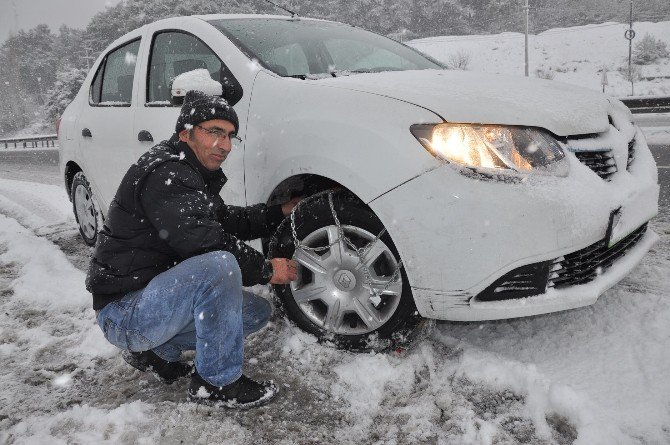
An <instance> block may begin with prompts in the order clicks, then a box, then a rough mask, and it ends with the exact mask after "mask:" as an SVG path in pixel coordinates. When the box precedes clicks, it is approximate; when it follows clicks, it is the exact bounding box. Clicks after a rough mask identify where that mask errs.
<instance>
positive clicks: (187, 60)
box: [147, 32, 242, 105]
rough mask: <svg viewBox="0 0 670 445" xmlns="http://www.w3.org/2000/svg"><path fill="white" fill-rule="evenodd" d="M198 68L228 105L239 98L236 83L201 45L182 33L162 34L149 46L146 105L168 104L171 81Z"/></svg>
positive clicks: (225, 69)
mask: <svg viewBox="0 0 670 445" xmlns="http://www.w3.org/2000/svg"><path fill="white" fill-rule="evenodd" d="M199 68H205V69H206V70H207V71H209V75H210V76H211V77H212V79H214V80H216V81H217V82H220V83H221V84H222V86H223V90H224V97H226V99H228V101H229V102H230V103H231V104H233V105H234V104H235V103H236V102H237V101H239V100H240V99H241V98H242V87H241V85H240V84H239V82H237V80H236V79H235V77H234V76H233V75H232V73H231V72H230V71H229V70H228V68H227V67H226V65H225V64H224V63H223V62H222V61H221V59H219V57H218V56H217V55H216V54H215V53H214V52H213V51H212V50H211V49H210V48H209V47H208V46H207V45H206V44H205V43H204V42H202V41H201V40H200V39H198V38H197V37H195V36H192V35H190V34H186V33H182V32H162V33H159V34H157V35H156V37H155V38H154V41H153V44H152V45H151V57H150V60H149V73H148V76H149V77H148V80H147V105H171V93H170V89H171V87H172V81H173V80H174V78H175V77H177V76H178V75H180V74H182V73H185V72H188V71H192V70H195V69H199Z"/></svg>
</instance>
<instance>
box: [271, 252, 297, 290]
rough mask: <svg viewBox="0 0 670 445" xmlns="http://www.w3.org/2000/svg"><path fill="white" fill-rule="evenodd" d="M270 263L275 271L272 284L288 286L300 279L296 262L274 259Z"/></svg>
mask: <svg viewBox="0 0 670 445" xmlns="http://www.w3.org/2000/svg"><path fill="white" fill-rule="evenodd" d="M270 262H271V263H272V269H273V273H272V278H271V279H270V284H288V283H290V282H291V281H295V280H296V279H297V278H298V276H297V272H298V265H297V264H296V263H295V261H293V260H289V259H287V258H273V259H271V260H270Z"/></svg>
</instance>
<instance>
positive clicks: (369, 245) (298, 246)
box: [291, 190, 402, 298]
mask: <svg viewBox="0 0 670 445" xmlns="http://www.w3.org/2000/svg"><path fill="white" fill-rule="evenodd" d="M323 195H328V204H329V205H330V212H331V213H332V215H333V220H335V225H336V226H337V233H338V237H337V239H336V240H335V241H333V242H332V243H330V244H329V245H327V246H323V247H309V246H306V245H304V244H303V243H301V242H300V240H299V239H298V233H297V231H296V227H295V212H296V210H297V209H298V207H300V206H301V205H302V204H304V203H307V202H311V201H316V200H317V199H319V198H321V197H322V196H323ZM291 232H292V233H293V244H294V245H295V250H296V251H297V250H302V251H307V252H317V253H318V252H324V251H326V250H328V249H330V248H331V247H333V246H334V245H335V244H337V243H339V242H340V241H344V242H345V243H346V244H347V245H349V247H351V248H352V249H353V250H354V252H356V255H358V261H359V262H360V264H361V269H362V270H363V275H365V283H366V284H367V285H368V289H370V296H371V297H377V298H379V297H380V296H381V295H382V294H383V293H384V292H386V290H387V289H388V288H389V287H390V286H391V284H393V283H395V282H396V281H397V280H398V276H399V275H400V268H401V267H402V260H400V261H398V265H397V266H396V269H395V271H394V272H393V275H392V276H391V279H390V280H389V281H388V282H387V283H386V284H385V285H384V287H383V288H382V289H381V290H376V289H375V288H374V287H373V286H372V275H371V274H370V269H369V268H368V266H366V265H365V261H364V260H365V255H366V254H367V253H368V252H369V251H370V249H372V247H373V246H374V245H375V243H376V242H377V241H379V238H381V237H382V236H383V235H384V233H386V229H382V231H381V232H379V235H377V236H376V237H375V238H374V239H373V240H372V241H370V242H369V243H367V244H366V245H365V246H363V247H361V248H360V249H359V248H358V247H356V245H355V244H354V243H353V242H352V241H351V240H350V239H349V238H348V237H347V236H346V235H345V234H344V229H343V228H342V225H341V224H340V220H339V219H338V217H337V212H336V211H335V205H334V204H333V191H332V190H325V191H323V192H319V193H316V194H314V195H312V196H310V197H308V198H305V199H303V200H301V201H300V202H299V203H298V205H297V206H295V207H294V208H293V210H291Z"/></svg>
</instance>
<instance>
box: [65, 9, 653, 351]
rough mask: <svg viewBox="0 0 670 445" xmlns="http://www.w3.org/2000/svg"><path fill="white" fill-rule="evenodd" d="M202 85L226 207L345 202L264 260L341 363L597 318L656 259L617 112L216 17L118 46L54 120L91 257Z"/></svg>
mask: <svg viewBox="0 0 670 445" xmlns="http://www.w3.org/2000/svg"><path fill="white" fill-rule="evenodd" d="M203 69H206V70H207V71H208V73H209V76H210V77H211V79H213V80H215V81H217V82H219V83H221V84H222V91H223V96H224V97H225V98H227V99H228V101H229V102H230V103H231V104H232V105H234V108H235V110H236V111H237V114H238V115H239V118H240V131H239V136H241V138H242V140H243V142H242V143H240V144H239V145H238V146H237V147H236V148H235V149H234V150H233V152H232V153H231V155H230V156H229V157H228V159H227V160H226V162H225V164H224V166H223V169H224V171H225V173H226V175H227V176H228V178H229V182H228V184H227V185H226V187H224V191H223V197H224V200H225V201H226V202H227V203H229V204H236V205H246V204H254V203H257V202H267V203H275V202H283V201H285V200H287V199H288V198H290V197H292V196H309V195H312V194H314V193H317V192H319V191H323V190H328V189H332V188H333V187H335V188H336V189H337V191H336V192H335V194H334V195H335V197H334V200H333V204H334V205H333V207H334V209H333V210H335V216H337V217H338V219H339V226H338V225H337V224H336V219H335V218H334V215H333V212H332V211H331V206H330V201H329V196H328V195H327V194H326V195H321V196H320V197H319V198H313V199H309V200H306V202H305V204H304V205H301V206H300V207H299V209H298V211H297V212H296V215H295V219H294V224H293V225H292V224H291V223H290V221H285V223H284V224H283V225H282V227H281V228H280V229H279V233H278V234H277V236H276V240H275V242H274V243H272V245H271V246H270V247H271V250H272V251H271V252H270V254H271V255H278V256H285V255H289V256H293V257H294V258H295V259H296V260H297V261H298V262H299V263H300V266H301V267H300V273H299V278H298V281H296V282H294V283H293V284H292V285H291V286H280V287H277V288H276V291H277V294H278V296H279V298H280V300H281V301H282V304H283V307H284V309H285V310H286V313H287V314H288V316H289V317H290V318H291V319H292V320H293V321H294V322H296V323H297V324H298V325H299V326H300V327H301V328H303V329H305V330H307V331H309V332H312V333H314V334H316V335H317V336H319V337H322V338H329V339H332V340H333V341H334V342H336V343H338V344H340V345H343V346H346V347H352V348H359V347H365V345H368V344H369V341H370V339H374V338H378V339H393V338H397V337H401V336H402V335H403V334H405V333H406V332H408V331H410V330H411V329H412V328H413V327H414V326H415V325H416V324H417V323H418V322H419V320H421V319H422V317H425V318H430V319H441V320H464V321H465V320H469V321H473V320H492V319H503V318H511V317H521V316H529V315H535V314H542V313H548V312H553V311H560V310H565V309H571V308H577V307H580V306H586V305H590V304H593V303H594V302H595V301H596V299H597V298H598V297H599V296H600V295H601V294H602V293H603V292H604V291H605V290H606V289H608V288H609V287H611V286H613V285H615V284H616V283H617V282H618V281H619V280H621V279H622V278H623V277H624V276H625V275H626V274H627V273H629V272H630V271H631V270H632V269H633V268H634V267H635V265H636V264H637V263H638V262H639V261H640V260H641V259H642V257H643V256H644V255H645V253H646V252H647V251H648V250H649V249H650V248H651V246H652V245H653V244H654V242H655V241H656V240H657V235H656V234H655V233H653V231H652V230H651V229H650V228H649V227H648V226H647V222H648V221H649V220H650V219H651V218H652V217H654V216H655V215H656V213H657V211H658V204H657V203H658V193H659V187H658V184H657V172H656V167H655V164H654V161H653V158H652V156H651V153H650V151H649V148H648V146H647V144H646V142H645V139H644V137H643V135H642V133H641V132H640V130H639V129H638V128H636V127H635V126H634V125H633V124H632V123H631V114H630V112H629V110H628V109H627V108H626V107H625V106H624V105H623V104H622V103H621V102H620V101H618V100H616V99H612V98H608V97H607V96H605V95H602V94H599V93H597V92H593V91H589V90H585V89H580V88H576V87H573V86H568V85H564V84H561V83H558V82H554V81H546V80H535V79H523V78H512V77H504V76H494V75H484V74H476V73H471V72H460V71H449V70H445V69H444V68H443V67H442V66H441V65H440V64H439V63H438V62H436V61H434V60H433V59H431V58H429V57H427V56H425V55H423V54H421V53H419V52H417V51H415V50H413V49H411V48H409V47H407V46H405V45H402V44H401V43H398V42H396V41H393V40H390V39H387V38H385V37H382V36H379V35H376V34H373V33H370V32H367V31H364V30H362V29H360V28H356V27H352V26H348V25H344V24H341V23H335V22H330V21H323V20H315V19H304V18H297V17H296V18H288V17H286V16H254V15H209V16H192V17H178V18H171V19H167V20H161V21H158V22H155V23H152V24H149V25H146V26H143V27H142V28H140V29H137V30H135V31H133V32H130V33H128V34H126V35H125V36H123V37H121V38H120V39H118V40H117V41H115V42H114V43H113V44H112V45H110V46H109V48H108V49H107V50H105V51H104V52H103V54H102V55H101V56H100V57H99V58H98V60H97V62H96V63H95V65H94V66H93V68H92V70H91V72H90V73H89V75H88V77H87V78H86V81H85V82H84V84H83V86H82V88H81V90H80V91H79V94H78V95H77V97H76V98H75V100H74V101H73V102H72V104H71V105H70V106H69V107H68V108H67V110H66V111H65V113H64V115H63V116H62V120H61V123H60V130H59V142H60V146H61V157H60V163H61V165H60V167H61V171H62V173H63V175H64V178H65V184H66V188H67V190H68V193H70V196H71V199H72V201H73V205H74V211H75V214H76V216H77V220H78V222H79V225H80V229H81V233H82V236H83V238H84V240H86V241H87V242H88V243H90V244H92V243H94V241H95V238H96V233H97V230H98V229H99V227H100V221H99V220H98V219H97V218H96V214H97V212H98V210H99V211H100V212H101V213H102V214H103V215H104V213H105V211H106V209H107V208H108V206H109V204H110V201H111V200H112V198H113V196H114V193H115V192H116V189H117V187H118V184H119V182H120V180H121V178H122V176H123V174H124V173H125V172H126V170H127V169H128V167H129V166H130V165H131V164H132V163H133V162H135V161H136V160H137V158H138V157H139V156H140V155H141V154H142V153H144V152H145V151H147V150H148V149H149V148H150V147H151V146H152V145H154V144H155V143H156V142H158V141H160V140H162V139H167V138H169V137H170V136H171V134H172V132H173V131H174V124H175V121H176V118H177V114H178V111H179V106H178V105H176V103H178V98H175V97H173V96H172V92H173V90H174V91H179V88H178V86H179V85H176V82H175V85H173V80H174V79H175V78H176V77H177V76H178V75H180V74H182V73H190V72H192V71H194V70H203ZM199 72H200V73H202V71H199ZM205 74H207V73H205ZM191 77H192V76H191ZM205 77H207V76H205ZM211 79H208V80H209V81H210V82H211ZM182 93H183V92H182ZM175 94H176V95H178V93H175ZM179 94H181V93H179ZM292 226H293V227H292ZM294 232H295V235H296V239H295V240H294V238H293V235H294ZM341 235H344V236H346V239H345V238H343V237H342V236H341ZM377 237H379V239H378V240H377ZM265 241H266V242H265V243H264V244H262V243H261V242H257V243H255V244H253V245H254V246H255V247H257V248H258V249H267V248H268V245H267V240H265ZM295 241H297V242H298V243H297V244H299V245H300V248H299V249H297V250H296V249H295V244H296V243H295ZM303 247H306V248H303ZM310 247H311V248H313V249H309V248H310ZM319 248H320V249H319ZM419 315H420V316H419Z"/></svg>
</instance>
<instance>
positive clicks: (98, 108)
mask: <svg viewBox="0 0 670 445" xmlns="http://www.w3.org/2000/svg"><path fill="white" fill-rule="evenodd" d="M140 41H141V39H140V38H139V37H137V38H135V39H132V40H130V41H128V42H126V43H123V44H121V45H119V46H117V47H116V48H113V49H112V50H110V51H109V52H108V53H107V54H106V55H105V57H104V58H103V59H102V61H101V63H100V64H99V66H98V68H97V72H96V74H95V77H94V78H93V81H92V83H91V87H90V93H89V100H88V103H87V104H85V105H84V106H83V108H82V110H81V112H80V115H81V118H80V120H79V122H80V128H77V129H76V130H75V131H77V132H78V133H79V134H78V135H77V136H78V137H80V138H81V139H80V147H81V153H82V158H83V164H84V171H85V174H86V176H87V178H88V179H89V182H90V183H91V185H92V186H93V189H94V193H95V195H96V196H97V197H98V201H99V203H100V205H101V206H102V208H103V209H104V211H105V213H106V209H107V208H108V207H109V204H110V202H111V200H112V198H113V197H114V194H115V193H116V189H117V188H118V186H119V183H120V182H121V178H122V177H123V175H124V174H125V172H126V170H127V169H128V166H129V165H130V164H129V163H128V155H129V153H130V151H131V141H132V128H133V118H134V112H135V107H134V105H133V104H134V103H136V102H135V101H134V100H133V92H134V90H135V88H134V85H135V80H136V76H135V72H136V71H137V60H138V55H139V49H140Z"/></svg>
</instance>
